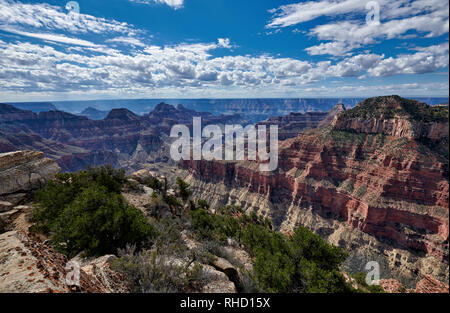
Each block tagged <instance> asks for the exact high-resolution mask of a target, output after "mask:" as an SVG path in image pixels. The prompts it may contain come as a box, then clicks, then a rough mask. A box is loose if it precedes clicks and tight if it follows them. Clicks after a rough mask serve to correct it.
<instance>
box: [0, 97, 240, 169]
mask: <svg viewBox="0 0 450 313" xmlns="http://www.w3.org/2000/svg"><path fill="white" fill-rule="evenodd" d="M194 116H201V117H202V119H203V121H202V123H203V125H208V124H219V125H220V124H226V123H245V121H243V119H242V118H241V117H240V116H239V115H220V116H215V115H213V114H211V113H207V112H196V111H193V110H189V109H186V108H184V107H183V106H181V105H179V106H178V107H174V106H172V105H168V104H164V103H161V104H159V105H158V106H156V108H155V109H154V110H153V111H152V112H150V114H147V115H144V116H139V115H136V114H134V113H133V112H131V111H129V110H127V109H113V110H111V111H110V112H109V113H108V115H107V116H106V117H105V118H104V119H101V120H91V119H89V118H87V117H85V116H79V115H74V114H70V113H67V112H62V111H57V110H53V111H44V112H40V113H39V114H36V113H33V112H31V111H23V110H20V109H17V108H15V107H14V106H11V105H8V104H0V153H1V152H10V151H15V150H24V149H38V150H41V151H43V152H45V153H46V155H47V156H48V157H50V158H52V159H54V160H56V161H57V162H58V164H59V165H60V167H61V168H62V170H63V171H68V172H71V171H76V170H79V169H83V168H86V167H88V166H100V165H104V164H110V165H112V166H115V167H119V166H120V167H124V168H127V169H128V170H130V171H131V170H133V169H134V167H136V165H139V164H141V163H144V162H146V163H153V162H166V161H168V160H169V152H168V151H169V148H168V147H169V145H170V142H171V141H170V138H168V135H169V133H170V130H171V128H172V126H173V125H175V124H185V125H187V126H191V125H192V118H193V117H194Z"/></svg>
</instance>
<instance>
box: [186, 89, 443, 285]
mask: <svg viewBox="0 0 450 313" xmlns="http://www.w3.org/2000/svg"><path fill="white" fill-rule="evenodd" d="M392 99H395V100H396V102H398V103H400V106H402V107H403V106H404V105H405V102H404V99H401V98H399V97H379V98H375V99H369V100H368V101H367V102H365V103H362V104H361V105H363V106H365V105H367V103H371V105H373V106H374V107H371V108H370V109H371V110H374V111H377V110H384V109H383V106H384V107H386V108H388V109H389V110H390V109H392V108H395V106H393V102H392V101H391V100H392ZM405 101H407V100H405ZM398 103H397V104H398ZM406 105H411V104H410V103H409V102H408V103H407V104H406ZM364 109H368V108H365V107H364ZM413 109H415V110H418V111H421V112H424V116H429V115H427V114H431V115H433V116H435V117H436V116H437V118H436V119H435V120H432V119H427V120H425V121H423V120H422V121H417V122H416V121H414V120H412V119H411V118H410V116H403V117H400V116H398V117H397V119H399V120H401V121H402V122H401V123H399V124H396V125H397V126H396V127H397V128H395V130H394V131H391V130H392V129H391V128H382V129H381V131H380V129H375V131H372V129H369V130H368V129H366V128H364V127H360V124H355V123H354V122H352V121H351V120H352V119H353V118H354V117H353V116H352V115H353V114H354V115H358V114H360V113H359V110H360V108H359V109H358V108H356V109H354V110H355V111H356V112H354V111H353V110H350V111H346V112H344V113H341V114H340V115H338V116H337V117H336V119H335V122H334V123H333V125H332V126H328V127H325V128H322V129H317V130H310V131H306V132H303V133H300V134H299V135H298V136H297V137H296V138H292V139H288V140H286V141H284V142H282V143H281V144H280V148H279V168H278V170H276V171H274V172H271V173H263V172H259V171H258V166H257V164H256V163H253V162H245V161H244V162H238V163H230V162H217V161H186V162H183V163H181V164H180V166H181V168H183V169H186V170H189V172H190V175H189V176H188V177H187V179H188V180H189V182H190V183H191V184H192V186H193V189H194V190H195V193H196V195H197V197H203V198H205V199H207V200H209V201H211V202H214V203H217V204H224V203H228V204H240V205H242V206H243V207H245V208H247V209H249V210H256V211H259V212H260V213H261V214H263V215H266V216H269V217H271V218H272V221H273V222H274V224H275V225H277V226H278V227H279V228H280V229H282V230H283V231H286V232H289V231H292V229H293V228H295V227H296V226H299V225H303V226H306V227H308V228H310V229H311V230H313V231H315V232H317V233H319V234H321V235H322V236H324V237H326V238H327V239H328V240H329V241H330V242H332V243H334V244H337V245H340V246H342V247H345V248H346V249H347V250H348V251H349V252H350V258H349V260H348V263H347V266H348V267H349V270H351V271H352V270H353V271H357V270H359V271H363V270H364V266H365V262H368V261H371V260H376V261H379V262H380V264H381V267H382V269H383V271H384V273H382V276H383V275H384V276H383V277H387V278H390V277H395V278H397V279H401V280H402V281H403V282H405V283H407V284H410V285H411V284H415V283H416V282H417V281H418V280H419V279H420V278H421V275H422V274H430V275H433V276H434V277H436V278H438V279H440V280H443V281H446V282H447V284H448V236H449V231H448V229H449V223H448V218H449V215H448V212H449V181H448V177H447V174H448V152H447V153H444V152H442V149H441V148H440V147H437V146H436V144H434V143H433V142H432V140H433V138H435V137H433V136H429V133H427V136H425V139H429V140H425V141H424V140H423V139H424V137H423V136H422V137H420V140H415V139H416V138H417V137H415V136H409V135H408V134H410V133H411V132H410V130H411V129H416V127H419V126H417V124H416V123H418V124H419V125H420V123H423V122H425V123H428V125H431V127H432V128H433V127H437V126H436V125H434V124H438V125H439V127H444V128H445V127H447V129H448V108H443V110H447V111H446V112H441V111H439V112H437V113H435V112H434V110H435V109H434V108H429V109H431V110H432V113H430V112H428V111H427V108H426V107H425V108H424V107H422V106H421V105H420V104H417V108H414V107H408V110H413ZM373 114H374V118H375V119H378V120H379V121H380V124H381V125H388V124H387V123H386V122H384V121H385V118H386V117H383V116H382V115H381V114H378V113H373ZM445 115H447V121H446V122H445V120H444V119H443V118H442V116H445ZM358 118H359V117H358ZM388 118H390V117H388ZM349 120H350V121H349ZM342 125H346V126H345V127H342ZM399 125H403V126H404V127H405V128H404V129H402V128H401V126H399ZM378 131H379V132H378ZM422 134H423V133H422ZM447 136H448V135H447ZM441 139H442V140H443V141H444V144H447V149H448V137H447V139H446V138H445V137H442V138H441ZM445 140H447V141H445ZM209 195H210V197H209Z"/></svg>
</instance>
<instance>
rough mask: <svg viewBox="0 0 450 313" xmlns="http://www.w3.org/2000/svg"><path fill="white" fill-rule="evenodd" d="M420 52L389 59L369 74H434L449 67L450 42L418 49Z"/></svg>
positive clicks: (369, 71) (377, 75)
mask: <svg viewBox="0 0 450 313" xmlns="http://www.w3.org/2000/svg"><path fill="white" fill-rule="evenodd" d="M416 50H418V51H419V52H417V53H414V54H406V55H400V56H398V57H396V58H392V57H390V58H387V59H384V60H382V61H380V62H379V63H378V64H377V65H376V66H374V67H371V68H370V69H369V70H368V74H369V75H371V76H375V77H382V76H390V75H396V74H424V73H432V72H435V71H437V70H439V69H441V68H446V67H448V64H449V56H448V53H449V45H448V42H446V43H443V44H440V45H434V46H430V47H426V48H423V47H421V48H416Z"/></svg>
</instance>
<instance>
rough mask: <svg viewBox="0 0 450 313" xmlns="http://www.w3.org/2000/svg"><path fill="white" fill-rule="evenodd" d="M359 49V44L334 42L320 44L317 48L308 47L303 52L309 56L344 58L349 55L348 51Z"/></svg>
mask: <svg viewBox="0 0 450 313" xmlns="http://www.w3.org/2000/svg"><path fill="white" fill-rule="evenodd" d="M360 47H361V45H360V44H355V43H347V42H339V41H334V42H327V43H323V42H322V43H320V44H319V45H317V46H312V47H308V48H306V49H305V50H306V51H307V52H308V54H310V55H323V54H328V55H332V56H344V55H349V52H350V51H352V50H354V49H357V48H360Z"/></svg>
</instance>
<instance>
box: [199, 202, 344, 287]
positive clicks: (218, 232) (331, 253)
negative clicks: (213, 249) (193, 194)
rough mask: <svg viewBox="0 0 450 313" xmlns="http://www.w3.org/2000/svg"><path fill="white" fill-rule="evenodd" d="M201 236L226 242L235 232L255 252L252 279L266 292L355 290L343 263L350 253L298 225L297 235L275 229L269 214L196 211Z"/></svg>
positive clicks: (239, 210) (252, 253) (241, 241)
mask: <svg viewBox="0 0 450 313" xmlns="http://www.w3.org/2000/svg"><path fill="white" fill-rule="evenodd" d="M191 219H192V224H193V227H194V229H195V230H196V231H197V234H198V236H199V238H201V239H208V240H212V241H216V242H223V241H224V240H225V239H226V238H234V239H236V240H237V241H238V242H240V243H242V244H243V245H244V247H245V250H247V251H248V253H249V254H250V256H252V257H253V268H254V270H253V273H251V274H250V276H249V277H251V280H252V281H253V284H250V285H253V286H255V288H256V286H257V289H258V290H261V291H264V292H287V293H290V292H351V291H353V289H352V287H351V286H349V285H348V284H347V283H346V282H345V279H344V277H343V276H342V275H341V273H340V272H339V266H340V264H342V262H343V261H344V260H345V259H346V257H347V254H346V253H345V252H344V251H343V250H342V249H341V248H338V247H335V246H332V245H329V244H328V243H326V242H325V241H324V240H323V239H322V238H321V237H320V236H318V235H316V234H313V233H312V232H311V231H309V230H307V229H306V228H303V227H299V228H297V229H296V231H295V232H294V235H293V236H292V237H287V236H285V235H283V234H282V233H280V232H276V231H273V230H272V225H271V223H270V222H269V221H268V219H264V218H262V217H261V216H258V215H257V214H256V213H251V214H250V215H247V214H245V213H244V212H243V211H242V210H241V209H239V208H236V207H224V208H221V209H220V210H218V212H217V214H212V213H210V212H208V211H207V210H204V209H197V210H195V211H192V212H191Z"/></svg>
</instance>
